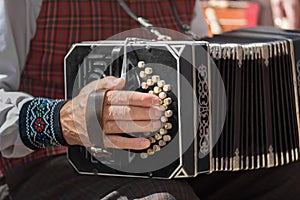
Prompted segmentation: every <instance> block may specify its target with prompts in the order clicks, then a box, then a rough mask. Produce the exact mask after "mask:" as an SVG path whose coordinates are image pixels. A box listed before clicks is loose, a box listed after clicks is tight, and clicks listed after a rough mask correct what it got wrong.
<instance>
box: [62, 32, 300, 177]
mask: <svg viewBox="0 0 300 200" xmlns="http://www.w3.org/2000/svg"><path fill="white" fill-rule="evenodd" d="M296 52H298V54H297V53H296ZM299 52H300V32H297V31H282V30H277V29H273V28H265V27H263V28H257V27H256V28H247V29H239V30H236V31H232V32H229V33H225V34H222V35H219V36H215V37H213V38H207V39H205V40H203V41H151V40H142V39H136V38H128V39H126V40H124V41H113V40H111V41H109V40H108V41H101V42H84V43H78V44H74V45H73V47H72V48H71V50H70V51H69V53H68V54H67V55H66V57H65V89H66V90H65V91H66V98H67V99H70V98H72V97H74V96H76V95H77V94H78V93H79V91H80V89H81V88H83V87H84V86H85V85H87V84H88V83H90V82H92V81H94V80H97V79H101V78H104V77H105V76H110V75H112V76H116V77H123V78H125V80H126V85H125V87H124V88H123V89H124V90H135V91H140V92H147V93H152V94H154V95H157V96H158V97H159V98H160V100H161V103H160V107H161V109H162V110H163V115H162V118H161V122H162V127H161V128H160V129H159V130H157V131H155V132H153V133H135V134H128V137H146V138H148V139H149V140H150V142H151V146H150V147H149V148H148V149H145V150H141V151H132V150H128V149H125V150H120V149H106V151H107V152H109V156H106V157H104V158H103V157H101V158H99V157H97V155H96V154H94V153H93V151H91V149H90V148H85V147H81V146H72V147H69V151H68V158H69V160H70V162H71V163H72V165H73V166H74V168H75V169H76V170H77V171H78V172H79V173H82V174H98V175H115V176H136V177H154V178H180V177H195V176H197V175H198V174H200V173H211V172H214V171H236V170H251V169H258V168H270V167H276V166H280V165H284V164H288V163H290V162H293V161H296V160H298V157H299V123H300V122H299V92H300V54H299ZM104 114H105V113H104Z"/></svg>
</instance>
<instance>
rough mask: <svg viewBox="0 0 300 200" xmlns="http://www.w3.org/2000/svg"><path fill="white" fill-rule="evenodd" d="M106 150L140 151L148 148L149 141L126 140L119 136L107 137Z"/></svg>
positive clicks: (142, 139) (139, 139) (141, 139)
mask: <svg viewBox="0 0 300 200" xmlns="http://www.w3.org/2000/svg"><path fill="white" fill-rule="evenodd" d="M104 145H105V147H106V148H118V149H134V150H142V149H146V148H148V147H149V146H150V141H149V140H148V139H145V138H126V137H122V136H119V135H108V136H107V137H105V141H104Z"/></svg>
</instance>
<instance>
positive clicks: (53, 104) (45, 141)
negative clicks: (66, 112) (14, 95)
mask: <svg viewBox="0 0 300 200" xmlns="http://www.w3.org/2000/svg"><path fill="white" fill-rule="evenodd" d="M65 103H66V101H64V100H52V99H45V98H36V99H33V100H31V101H28V102H26V103H25V104H24V105H23V106H22V109H21V112H20V115H19V131H20V135H21V139H22V141H23V143H24V144H25V145H26V146H27V147H28V148H30V149H33V150H37V149H41V148H47V147H53V146H67V145H68V144H67V142H66V140H65V139H64V138H63V135H62V130H61V125H60V109H61V107H62V106H63V105H64V104H65Z"/></svg>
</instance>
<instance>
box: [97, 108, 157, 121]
mask: <svg viewBox="0 0 300 200" xmlns="http://www.w3.org/2000/svg"><path fill="white" fill-rule="evenodd" d="M104 113H105V115H103V121H112V120H132V121H133V120H145V121H146V120H152V119H153V120H158V119H160V117H161V116H162V111H161V109H159V107H157V106H156V107H149V108H146V107H137V106H112V105H107V106H105V107H104Z"/></svg>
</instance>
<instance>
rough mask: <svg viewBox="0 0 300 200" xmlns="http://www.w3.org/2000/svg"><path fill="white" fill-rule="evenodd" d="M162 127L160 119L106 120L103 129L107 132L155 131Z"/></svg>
mask: <svg viewBox="0 0 300 200" xmlns="http://www.w3.org/2000/svg"><path fill="white" fill-rule="evenodd" d="M160 127H161V122H160V121H159V120H153V121H106V122H104V124H103V130H104V132H105V133H106V134H114V133H138V132H153V131H156V130H158V129H159V128H160Z"/></svg>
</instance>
